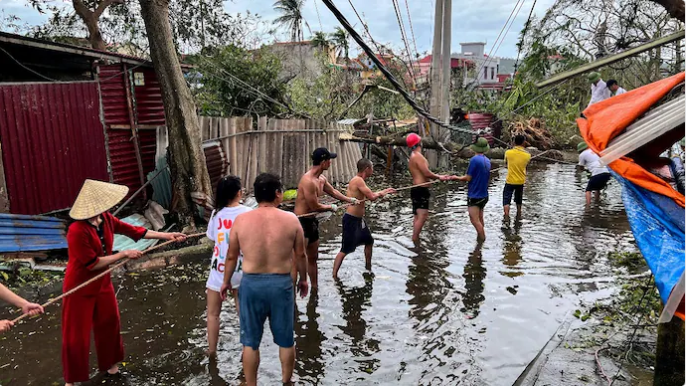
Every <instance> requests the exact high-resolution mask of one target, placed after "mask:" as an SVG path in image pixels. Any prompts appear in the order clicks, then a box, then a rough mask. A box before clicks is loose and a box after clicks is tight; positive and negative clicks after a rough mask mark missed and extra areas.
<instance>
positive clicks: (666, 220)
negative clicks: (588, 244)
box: [612, 171, 685, 304]
mask: <svg viewBox="0 0 686 386" xmlns="http://www.w3.org/2000/svg"><path fill="white" fill-rule="evenodd" d="M612 174H613V175H614V177H615V178H616V179H617V181H618V182H619V183H620V184H621V185H622V200H623V201H624V207H625V209H626V214H627V217H628V218H629V223H630V224H631V230H632V231H633V233H634V238H635V239H636V243H637V244H638V248H639V249H640V250H641V254H643V257H644V258H645V260H646V263H648V267H649V268H650V270H651V271H652V273H653V275H654V276H655V285H656V286H657V289H658V291H659V292H660V297H661V298H662V302H663V304H666V303H667V299H668V298H669V295H670V293H671V292H672V289H673V288H674V286H675V285H676V284H677V282H678V281H679V279H680V277H681V275H682V274H683V273H684V253H685V251H684V244H685V241H684V208H682V207H681V206H679V205H678V204H677V203H676V202H674V200H672V199H671V198H669V197H665V196H663V195H661V194H658V193H654V192H651V191H649V190H648V189H645V188H642V187H640V186H638V185H635V184H633V183H631V182H630V181H628V180H627V179H625V178H623V177H621V176H620V175H619V174H617V173H616V172H614V171H613V172H612Z"/></svg>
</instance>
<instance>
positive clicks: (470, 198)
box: [457, 138, 491, 241]
mask: <svg viewBox="0 0 686 386" xmlns="http://www.w3.org/2000/svg"><path fill="white" fill-rule="evenodd" d="M471 149H472V150H473V151H474V152H475V153H476V155H475V156H474V157H472V158H471V159H470V160H469V167H468V168H467V174H466V175H464V176H461V177H458V178H457V179H458V180H460V181H467V182H468V185H467V208H468V210H469V220H470V221H471V222H472V225H474V229H476V235H477V240H480V241H484V240H486V232H485V230H484V207H485V206H486V203H487V202H488V181H489V180H490V179H491V160H490V159H488V157H486V156H485V155H484V153H485V152H487V151H488V150H489V149H490V146H488V141H487V140H486V138H479V139H477V140H476V143H474V144H473V145H472V146H471Z"/></svg>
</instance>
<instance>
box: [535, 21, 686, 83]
mask: <svg viewBox="0 0 686 386" xmlns="http://www.w3.org/2000/svg"><path fill="white" fill-rule="evenodd" d="M683 38H684V30H681V31H678V32H675V33H673V34H671V35H667V36H664V37H661V38H658V39H654V40H652V41H650V42H648V43H645V44H641V45H640V46H638V47H634V48H632V49H629V50H626V51H624V52H620V53H618V54H614V55H610V56H605V57H603V58H602V59H599V60H596V61H594V62H591V63H588V64H585V65H583V66H580V67H577V68H575V69H573V70H570V71H566V72H563V73H561V74H557V75H555V76H553V77H552V78H550V79H548V80H544V81H543V82H540V83H538V84H536V87H538V88H542V87H546V86H550V85H553V84H556V83H560V82H563V81H565V80H567V79H569V78H572V77H575V76H577V75H581V74H583V73H585V72H589V71H593V70H595V69H598V68H600V67H603V66H607V65H610V64H612V63H616V62H618V61H620V60H623V59H626V58H630V57H632V56H636V55H638V54H640V53H643V52H646V51H649V50H652V49H653V48H657V47H660V46H663V45H665V44H669V43H672V42H675V41H677V40H681V39H683Z"/></svg>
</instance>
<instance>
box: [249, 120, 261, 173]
mask: <svg viewBox="0 0 686 386" xmlns="http://www.w3.org/2000/svg"><path fill="white" fill-rule="evenodd" d="M255 124H257V125H259V124H260V120H259V118H258V119H257V122H255ZM250 129H251V130H252V126H251V127H250ZM261 136H262V135H260V134H253V135H251V136H250V138H252V151H251V152H250V154H248V156H249V157H250V186H252V184H253V182H255V178H257V161H258V158H259V155H260V153H261V152H260V137H261Z"/></svg>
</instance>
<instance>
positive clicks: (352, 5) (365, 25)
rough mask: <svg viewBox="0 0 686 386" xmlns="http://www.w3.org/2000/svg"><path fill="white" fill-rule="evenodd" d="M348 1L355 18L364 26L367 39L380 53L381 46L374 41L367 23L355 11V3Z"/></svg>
mask: <svg viewBox="0 0 686 386" xmlns="http://www.w3.org/2000/svg"><path fill="white" fill-rule="evenodd" d="M348 3H350V7H351V8H352V9H353V12H355V15H357V19H358V20H359V21H360V23H361V24H362V27H364V30H365V32H367V36H369V40H370V41H371V42H372V43H373V44H374V46H375V47H376V50H377V51H378V52H379V53H381V47H380V46H379V44H378V43H376V41H375V40H374V38H373V37H372V34H371V32H369V27H368V26H367V23H365V22H364V20H362V16H360V14H359V13H358V12H357V9H356V8H355V5H354V4H353V1H352V0H348Z"/></svg>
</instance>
